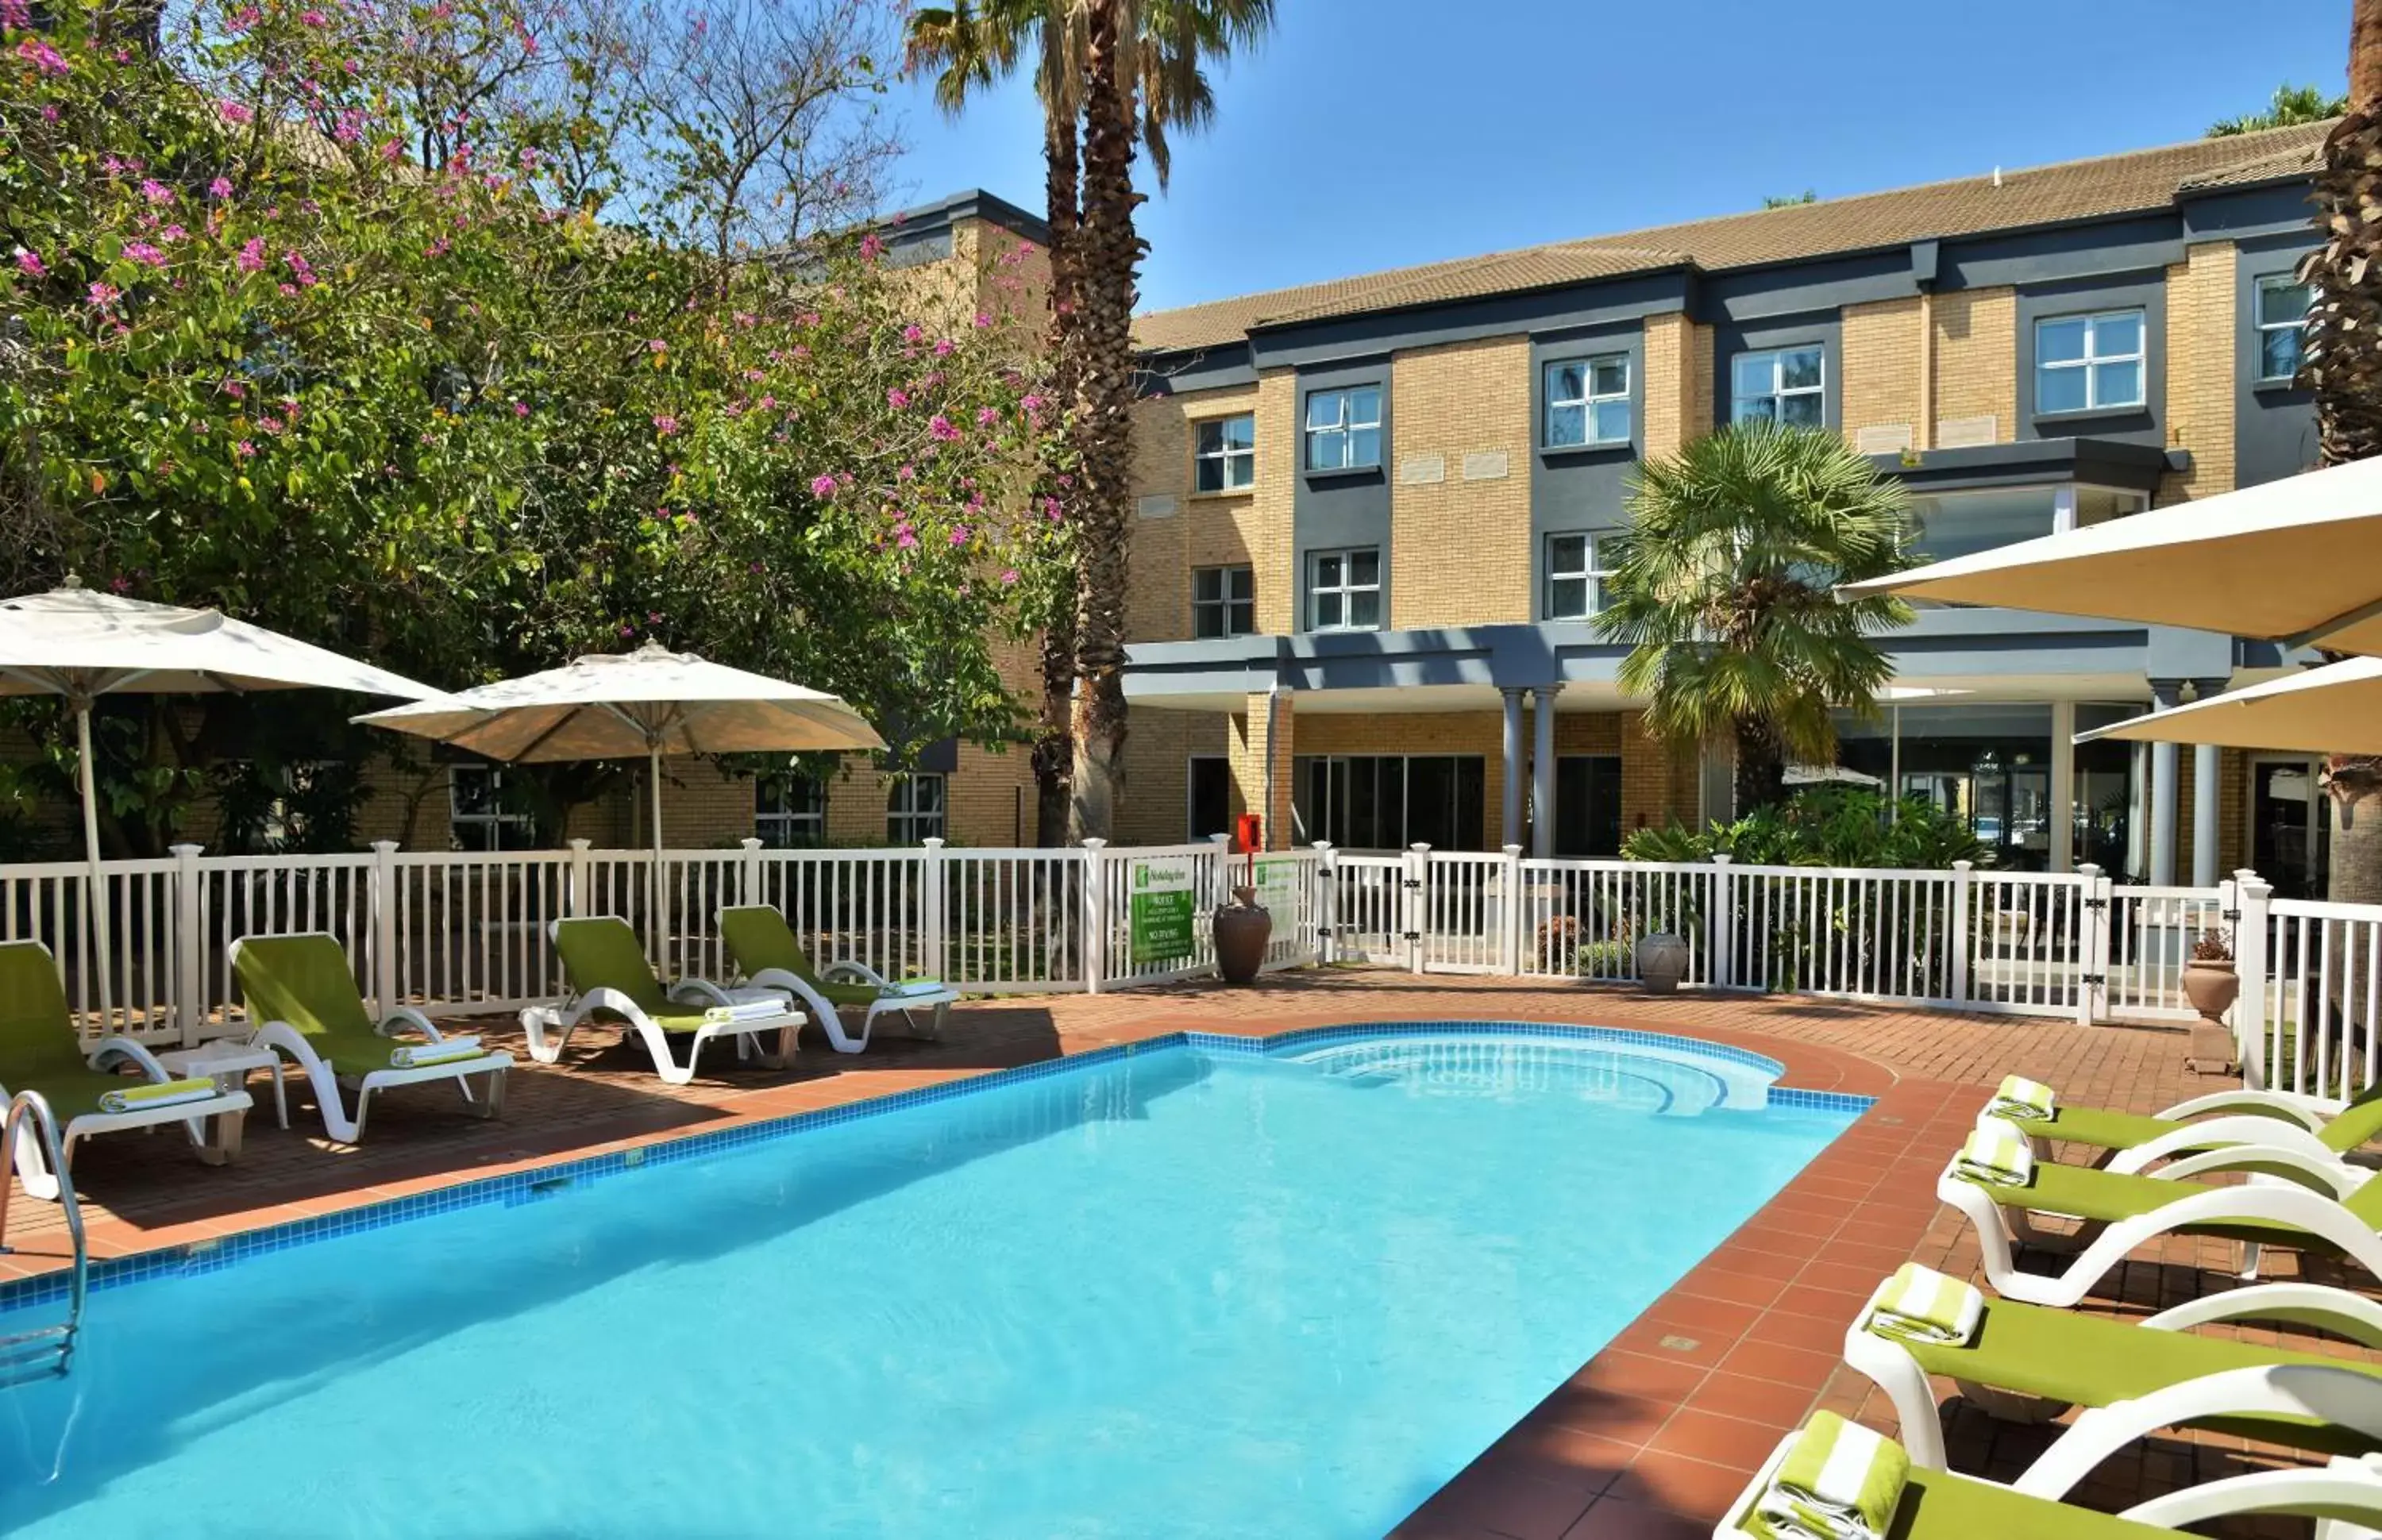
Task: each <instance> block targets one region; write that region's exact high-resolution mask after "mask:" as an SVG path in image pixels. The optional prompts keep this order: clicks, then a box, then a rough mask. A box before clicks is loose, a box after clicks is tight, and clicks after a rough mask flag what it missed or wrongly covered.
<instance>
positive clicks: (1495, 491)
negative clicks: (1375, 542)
mask: <svg viewBox="0 0 2382 1540" xmlns="http://www.w3.org/2000/svg"><path fill="white" fill-rule="evenodd" d="M1390 401H1391V413H1392V420H1391V424H1390V431H1391V446H1392V453H1391V459H1390V480H1391V485H1392V489H1393V490H1392V493H1391V505H1390V506H1391V513H1390V542H1389V545H1390V553H1391V560H1392V562H1393V564H1394V566H1393V569H1392V572H1391V581H1390V624H1391V625H1392V626H1393V627H1394V628H1397V629H1409V628H1414V627H1423V626H1460V625H1478V624H1480V623H1483V622H1488V621H1499V620H1506V621H1522V620H1528V619H1529V618H1530V556H1531V552H1530V446H1531V432H1530V427H1531V424H1530V340H1529V338H1528V337H1526V336H1516V337H1500V338H1497V339H1495V340H1493V341H1489V342H1463V343H1456V344H1454V345H1453V346H1450V347H1445V348H1422V349H1419V350H1418V351H1415V352H1410V353H1401V354H1399V355H1398V356H1397V358H1396V360H1395V361H1394V366H1393V368H1392V370H1391V385H1390ZM1433 457H1436V464H1437V466H1438V469H1439V479H1437V480H1435V481H1416V482H1412V483H1409V482H1408V481H1407V480H1406V476H1405V474H1404V471H1403V468H1404V467H1406V466H1407V465H1409V464H1410V463H1415V462H1422V461H1430V460H1431V459H1432V458H1433Z"/></svg>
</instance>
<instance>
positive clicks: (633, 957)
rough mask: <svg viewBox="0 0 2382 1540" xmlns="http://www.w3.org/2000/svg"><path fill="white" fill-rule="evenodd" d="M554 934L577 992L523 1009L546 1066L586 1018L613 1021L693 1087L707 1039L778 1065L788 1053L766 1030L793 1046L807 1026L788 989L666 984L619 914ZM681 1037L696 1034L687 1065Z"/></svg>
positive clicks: (670, 1079)
mask: <svg viewBox="0 0 2382 1540" xmlns="http://www.w3.org/2000/svg"><path fill="white" fill-rule="evenodd" d="M548 934H549V935H551V936H552V937H553V938H554V949H555V952H556V953H557V954H558V955H559V957H560V958H561V959H562V973H563V977H564V979H565V980H566V981H567V982H568V983H569V984H570V993H569V994H568V995H567V996H565V997H564V998H563V1000H562V1002H561V1003H560V1004H559V1005H554V1006H531V1007H530V1008H527V1009H525V1010H523V1011H522V1013H521V1021H522V1030H523V1031H525V1032H526V1033H528V1034H529V1051H530V1057H532V1058H534V1059H536V1060H537V1061H538V1062H539V1063H540V1064H552V1063H555V1062H557V1061H558V1060H559V1059H560V1058H561V1057H562V1050H563V1047H564V1045H566V1044H568V1043H569V1042H570V1041H571V1033H572V1031H573V1030H575V1029H576V1028H577V1027H578V1026H579V1025H580V1023H582V1022H583V1021H610V1022H615V1023H618V1024H619V1025H620V1026H621V1027H623V1028H625V1029H626V1030H627V1031H628V1032H630V1033H632V1034H633V1035H634V1036H636V1037H637V1038H638V1039H639V1040H640V1041H641V1042H643V1043H644V1044H645V1051H646V1052H647V1053H649V1054H651V1055H652V1056H653V1060H654V1070H655V1072H656V1073H657V1074H658V1075H660V1076H661V1078H662V1083H663V1084H665V1085H685V1084H687V1083H688V1082H691V1081H693V1080H694V1067H695V1061H696V1060H697V1059H698V1058H699V1057H701V1056H702V1053H703V1045H705V1044H706V1043H708V1042H710V1041H711V1040H712V1039H713V1038H715V1037H732V1038H734V1039H735V1040H736V1057H738V1058H739V1059H744V1058H749V1057H758V1059H759V1061H760V1062H761V1063H762V1064H764V1065H766V1066H768V1067H770V1068H773V1069H774V1068H777V1067H779V1066H780V1065H781V1064H782V1063H783V1062H784V1057H783V1054H782V1053H781V1052H775V1051H770V1050H768V1049H765V1048H764V1047H763V1046H762V1045H761V1037H762V1035H763V1034H764V1033H767V1034H769V1035H770V1036H773V1037H780V1038H782V1039H783V1041H784V1044H785V1045H786V1046H789V1047H791V1046H792V1034H793V1033H794V1032H795V1031H796V1030H798V1029H799V1028H800V1027H801V1026H802V1024H803V1013H802V1012H801V1011H799V1010H792V1009H789V1008H787V1006H786V1000H785V996H784V995H782V994H781V993H780V992H778V991H775V990H767V989H723V988H721V987H720V986H719V985H718V984H713V983H712V982H711V981H710V980H708V979H680V980H679V981H678V982H676V983H675V984H667V985H666V984H663V983H662V981H661V979H660V977H659V976H658V975H657V974H656V973H655V972H654V965H653V964H652V963H651V962H649V961H647V960H646V959H645V947H644V946H643V945H641V944H640V943H639V942H638V940H637V933H636V932H635V931H633V930H631V929H630V928H629V923H628V922H627V921H626V920H623V919H620V917H619V916H617V915H610V914H597V915H588V916H585V917H583V918H580V919H573V920H557V921H555V922H554V923H553V924H552V925H551V926H549V927H548ZM673 1035H677V1036H681V1037H687V1038H690V1039H691V1040H692V1041H691V1042H690V1043H689V1045H688V1046H687V1051H686V1062H685V1063H684V1064H681V1063H680V1062H679V1061H678V1058H677V1056H676V1055H675V1054H674V1053H672V1052H671V1050H670V1045H669V1040H670V1038H671V1036H673Z"/></svg>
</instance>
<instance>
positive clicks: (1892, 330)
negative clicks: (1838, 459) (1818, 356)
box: [1837, 295, 1926, 445]
mask: <svg viewBox="0 0 2382 1540" xmlns="http://www.w3.org/2000/svg"><path fill="white" fill-rule="evenodd" d="M1920 311H1921V305H1920V301H1919V298H1918V296H1916V295H1913V296H1911V297H1910V298H1909V299H1884V300H1880V301H1879V302H1877V303H1876V304H1873V305H1847V306H1846V307H1845V309H1844V330H1843V338H1844V346H1843V348H1842V351H1841V357H1840V360H1839V363H1838V368H1837V373H1838V378H1839V380H1840V381H1841V382H1842V385H1841V388H1842V399H1843V407H1842V409H1841V410H1842V413H1843V422H1844V432H1845V438H1846V441H1847V442H1848V443H1854V444H1858V443H1859V442H1860V434H1861V431H1862V430H1863V429H1865V428H1901V429H1906V430H1908V431H1909V442H1910V443H1911V444H1913V445H1917V444H1918V443H1919V442H1920V434H1921V427H1920V408H1921V400H1920V397H1921V396H1922V394H1923V392H1922V388H1921V382H1920V375H1921V373H1922V360H1923V359H1924V358H1925V356H1926V355H1925V351H1924V349H1923V348H1922V347H1921V345H1920V319H1921V318H1920Z"/></svg>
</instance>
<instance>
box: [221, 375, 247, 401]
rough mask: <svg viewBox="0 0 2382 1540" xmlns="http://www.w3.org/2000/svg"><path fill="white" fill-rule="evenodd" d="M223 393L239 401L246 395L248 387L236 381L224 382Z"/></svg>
mask: <svg viewBox="0 0 2382 1540" xmlns="http://www.w3.org/2000/svg"><path fill="white" fill-rule="evenodd" d="M223 393H224V394H225V395H227V396H228V397H231V398H232V399H233V400H235V401H238V400H241V399H243V398H245V397H247V395H248V386H246V385H242V384H240V383H239V381H238V380H226V381H225V382H224V383H223Z"/></svg>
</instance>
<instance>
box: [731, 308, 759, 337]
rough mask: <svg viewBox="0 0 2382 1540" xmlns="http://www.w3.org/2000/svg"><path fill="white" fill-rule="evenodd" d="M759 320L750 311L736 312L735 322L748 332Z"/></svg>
mask: <svg viewBox="0 0 2382 1540" xmlns="http://www.w3.org/2000/svg"><path fill="white" fill-rule="evenodd" d="M759 320H760V317H759V316H756V315H755V314H754V313H753V312H751V311H738V312H736V324H738V325H739V326H742V327H743V328H744V329H745V330H746V331H748V332H749V331H751V330H752V329H753V327H754V326H755V324H757V323H758V322H759Z"/></svg>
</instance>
